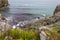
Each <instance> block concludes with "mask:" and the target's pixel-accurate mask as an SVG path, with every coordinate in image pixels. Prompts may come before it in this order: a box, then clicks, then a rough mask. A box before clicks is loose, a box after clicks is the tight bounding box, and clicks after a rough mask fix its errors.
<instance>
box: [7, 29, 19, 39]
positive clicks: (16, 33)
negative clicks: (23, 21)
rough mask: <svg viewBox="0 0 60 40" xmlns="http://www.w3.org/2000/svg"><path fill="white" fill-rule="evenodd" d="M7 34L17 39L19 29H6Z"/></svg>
mask: <svg viewBox="0 0 60 40" xmlns="http://www.w3.org/2000/svg"><path fill="white" fill-rule="evenodd" d="M8 36H11V37H12V38H13V39H19V38H20V30H19V29H11V30H8Z"/></svg>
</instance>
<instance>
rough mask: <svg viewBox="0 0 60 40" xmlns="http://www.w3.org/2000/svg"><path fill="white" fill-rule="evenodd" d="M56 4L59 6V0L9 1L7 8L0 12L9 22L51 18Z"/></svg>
mask: <svg viewBox="0 0 60 40" xmlns="http://www.w3.org/2000/svg"><path fill="white" fill-rule="evenodd" d="M57 4H60V0H9V6H8V8H5V9H3V10H1V11H0V12H1V13H2V14H3V15H4V16H5V17H7V18H8V19H10V21H11V20H18V21H22V20H28V19H32V18H34V17H48V16H52V15H53V12H54V9H55V7H56V5H57ZM14 22H15V21H14ZM16 22H17V21H16Z"/></svg>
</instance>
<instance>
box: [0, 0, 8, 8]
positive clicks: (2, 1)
mask: <svg viewBox="0 0 60 40" xmlns="http://www.w3.org/2000/svg"><path fill="white" fill-rule="evenodd" d="M7 6H8V0H0V8H2V7H7Z"/></svg>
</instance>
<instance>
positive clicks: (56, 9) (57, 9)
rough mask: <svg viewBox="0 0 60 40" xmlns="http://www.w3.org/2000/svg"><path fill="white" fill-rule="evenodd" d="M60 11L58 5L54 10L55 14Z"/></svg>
mask: <svg viewBox="0 0 60 40" xmlns="http://www.w3.org/2000/svg"><path fill="white" fill-rule="evenodd" d="M58 12H60V5H57V6H56V8H55V11H54V15H55V14H57V13H58Z"/></svg>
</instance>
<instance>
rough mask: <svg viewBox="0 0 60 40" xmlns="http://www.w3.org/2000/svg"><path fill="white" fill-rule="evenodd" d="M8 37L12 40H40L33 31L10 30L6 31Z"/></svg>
mask: <svg viewBox="0 0 60 40" xmlns="http://www.w3.org/2000/svg"><path fill="white" fill-rule="evenodd" d="M7 33H8V36H11V37H12V38H13V39H14V40H40V36H39V33H38V32H35V31H33V30H29V31H28V30H19V29H11V30H8V31H7Z"/></svg>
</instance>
